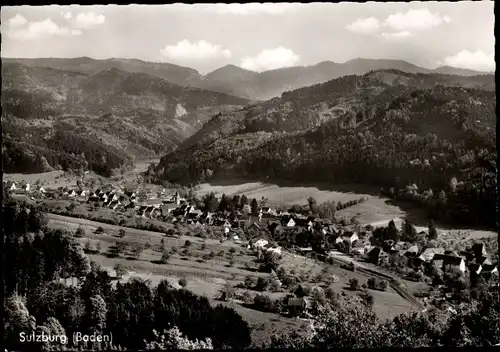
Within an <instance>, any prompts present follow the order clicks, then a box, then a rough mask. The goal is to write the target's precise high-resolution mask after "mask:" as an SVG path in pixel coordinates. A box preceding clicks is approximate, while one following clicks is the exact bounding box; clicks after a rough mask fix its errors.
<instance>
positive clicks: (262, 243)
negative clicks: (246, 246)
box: [253, 239, 269, 248]
mask: <svg viewBox="0 0 500 352" xmlns="http://www.w3.org/2000/svg"><path fill="white" fill-rule="evenodd" d="M268 243H269V242H268V241H267V240H264V239H260V240H258V241H256V242H255V243H254V244H253V246H254V247H260V248H264V246H265V245H266V244H268Z"/></svg>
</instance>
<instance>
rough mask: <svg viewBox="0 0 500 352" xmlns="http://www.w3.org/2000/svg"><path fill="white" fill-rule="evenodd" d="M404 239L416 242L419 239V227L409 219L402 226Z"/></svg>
mask: <svg viewBox="0 0 500 352" xmlns="http://www.w3.org/2000/svg"><path fill="white" fill-rule="evenodd" d="M401 233H402V240H403V241H407V242H411V243H413V242H416V241H417V239H418V234H417V229H416V228H415V226H413V224H412V223H411V222H410V221H409V220H405V221H404V223H403V224H402V228H401Z"/></svg>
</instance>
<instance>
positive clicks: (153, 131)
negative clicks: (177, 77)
mask: <svg viewBox="0 0 500 352" xmlns="http://www.w3.org/2000/svg"><path fill="white" fill-rule="evenodd" d="M83 61H85V60H83ZM247 103H248V100H245V99H242V98H237V97H233V96H230V95H227V94H222V93H216V92H212V91H208V90H203V89H199V88H192V87H183V86H180V85H177V84H174V83H171V82H169V81H166V80H164V79H161V78H158V77H154V76H151V75H149V74H145V73H130V72H127V71H123V70H120V69H118V68H115V67H112V68H110V69H106V70H104V71H100V72H97V73H91V74H85V73H81V72H74V71H62V70H58V69H54V68H49V67H30V66H26V65H23V64H19V63H5V62H4V63H3V64H2V107H3V112H2V117H3V118H2V127H3V131H2V136H3V137H4V148H3V149H2V157H3V161H4V164H3V165H4V171H6V172H39V171H41V168H42V165H44V166H43V168H45V169H48V168H50V167H57V165H60V166H61V167H63V168H79V167H82V168H84V169H85V168H87V167H88V168H89V169H92V170H94V171H97V172H101V173H108V174H109V172H110V170H111V169H115V168H119V167H121V166H123V165H126V164H127V163H129V162H130V161H131V159H132V158H134V157H139V158H141V157H150V156H154V155H158V154H163V153H166V152H169V151H172V150H173V149H175V148H176V147H177V146H178V145H179V144H180V143H181V142H182V141H184V140H185V139H186V138H187V137H189V136H190V135H192V134H193V133H195V132H196V131H197V130H198V129H199V128H200V127H201V126H202V125H203V123H204V122H206V121H208V120H209V119H210V118H211V117H212V116H214V115H216V114H217V113H220V112H228V111H232V110H234V109H235V108H237V107H238V106H240V105H241V106H242V105H245V104H247ZM26 136H29V143H26V142H28V140H27V139H26ZM72 155H73V156H72ZM75 155H76V156H78V155H81V158H80V157H78V158H76V157H75Z"/></svg>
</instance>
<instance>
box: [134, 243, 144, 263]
mask: <svg viewBox="0 0 500 352" xmlns="http://www.w3.org/2000/svg"><path fill="white" fill-rule="evenodd" d="M143 250H144V247H143V246H142V244H140V243H136V244H135V245H134V246H133V247H132V256H133V257H134V258H136V259H137V258H139V257H140V256H141V253H142V251H143Z"/></svg>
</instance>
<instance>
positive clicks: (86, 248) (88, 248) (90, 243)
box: [85, 240, 92, 252]
mask: <svg viewBox="0 0 500 352" xmlns="http://www.w3.org/2000/svg"><path fill="white" fill-rule="evenodd" d="M85 250H86V251H87V252H92V242H90V240H88V241H87V242H85Z"/></svg>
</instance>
